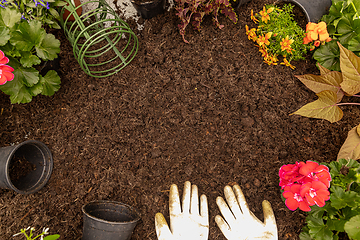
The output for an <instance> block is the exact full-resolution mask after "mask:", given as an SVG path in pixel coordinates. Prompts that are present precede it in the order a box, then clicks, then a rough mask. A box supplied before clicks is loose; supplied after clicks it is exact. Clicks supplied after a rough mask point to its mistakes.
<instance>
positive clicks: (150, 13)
mask: <svg viewBox="0 0 360 240" xmlns="http://www.w3.org/2000/svg"><path fill="white" fill-rule="evenodd" d="M131 3H132V4H133V6H134V8H135V9H136V11H137V12H138V13H139V14H140V16H141V17H142V18H144V19H150V18H153V17H155V16H156V15H158V14H162V13H164V11H165V5H166V0H148V1H145V2H141V1H140V0H131Z"/></svg>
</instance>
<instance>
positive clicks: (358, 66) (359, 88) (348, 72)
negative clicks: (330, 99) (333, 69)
mask: <svg viewBox="0 0 360 240" xmlns="http://www.w3.org/2000/svg"><path fill="white" fill-rule="evenodd" d="M338 45H339V48H340V68H341V72H342V74H343V82H342V83H341V87H342V89H343V91H344V92H346V93H347V94H349V95H354V94H356V93H358V92H360V58H359V57H358V56H356V55H355V54H354V53H353V52H351V51H349V50H347V49H346V48H344V47H343V46H342V45H341V44H340V43H338Z"/></svg>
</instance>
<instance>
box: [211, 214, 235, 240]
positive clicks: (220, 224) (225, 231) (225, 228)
mask: <svg viewBox="0 0 360 240" xmlns="http://www.w3.org/2000/svg"><path fill="white" fill-rule="evenodd" d="M215 222H216V224H217V225H218V227H219V228H220V231H221V232H222V233H223V234H224V236H225V237H226V239H231V230H230V227H229V225H228V224H227V223H226V222H225V221H224V219H223V218H222V217H221V216H219V215H216V217H215Z"/></svg>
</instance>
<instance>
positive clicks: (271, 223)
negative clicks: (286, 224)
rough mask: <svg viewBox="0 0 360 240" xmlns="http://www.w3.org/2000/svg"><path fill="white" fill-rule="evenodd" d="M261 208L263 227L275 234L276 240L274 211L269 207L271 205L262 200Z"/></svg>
mask: <svg viewBox="0 0 360 240" xmlns="http://www.w3.org/2000/svg"><path fill="white" fill-rule="evenodd" d="M262 206H263V212H264V223H265V226H266V228H267V229H268V231H270V232H272V233H274V234H276V239H277V226H276V219H275V215H274V211H273V209H272V207H271V204H270V202H269V201H266V200H264V201H263V202H262ZM274 239H275V238H274Z"/></svg>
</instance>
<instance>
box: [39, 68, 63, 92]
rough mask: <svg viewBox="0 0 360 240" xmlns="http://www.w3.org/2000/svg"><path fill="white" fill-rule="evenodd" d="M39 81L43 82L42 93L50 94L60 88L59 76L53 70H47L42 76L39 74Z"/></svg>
mask: <svg viewBox="0 0 360 240" xmlns="http://www.w3.org/2000/svg"><path fill="white" fill-rule="evenodd" d="M40 82H41V83H42V84H43V90H42V93H41V94H42V95H46V96H52V95H54V93H55V92H56V91H57V90H59V89H60V83H61V81H60V77H59V75H58V74H57V72H56V71H54V70H50V71H48V72H47V73H46V75H45V76H44V77H42V76H40Z"/></svg>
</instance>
